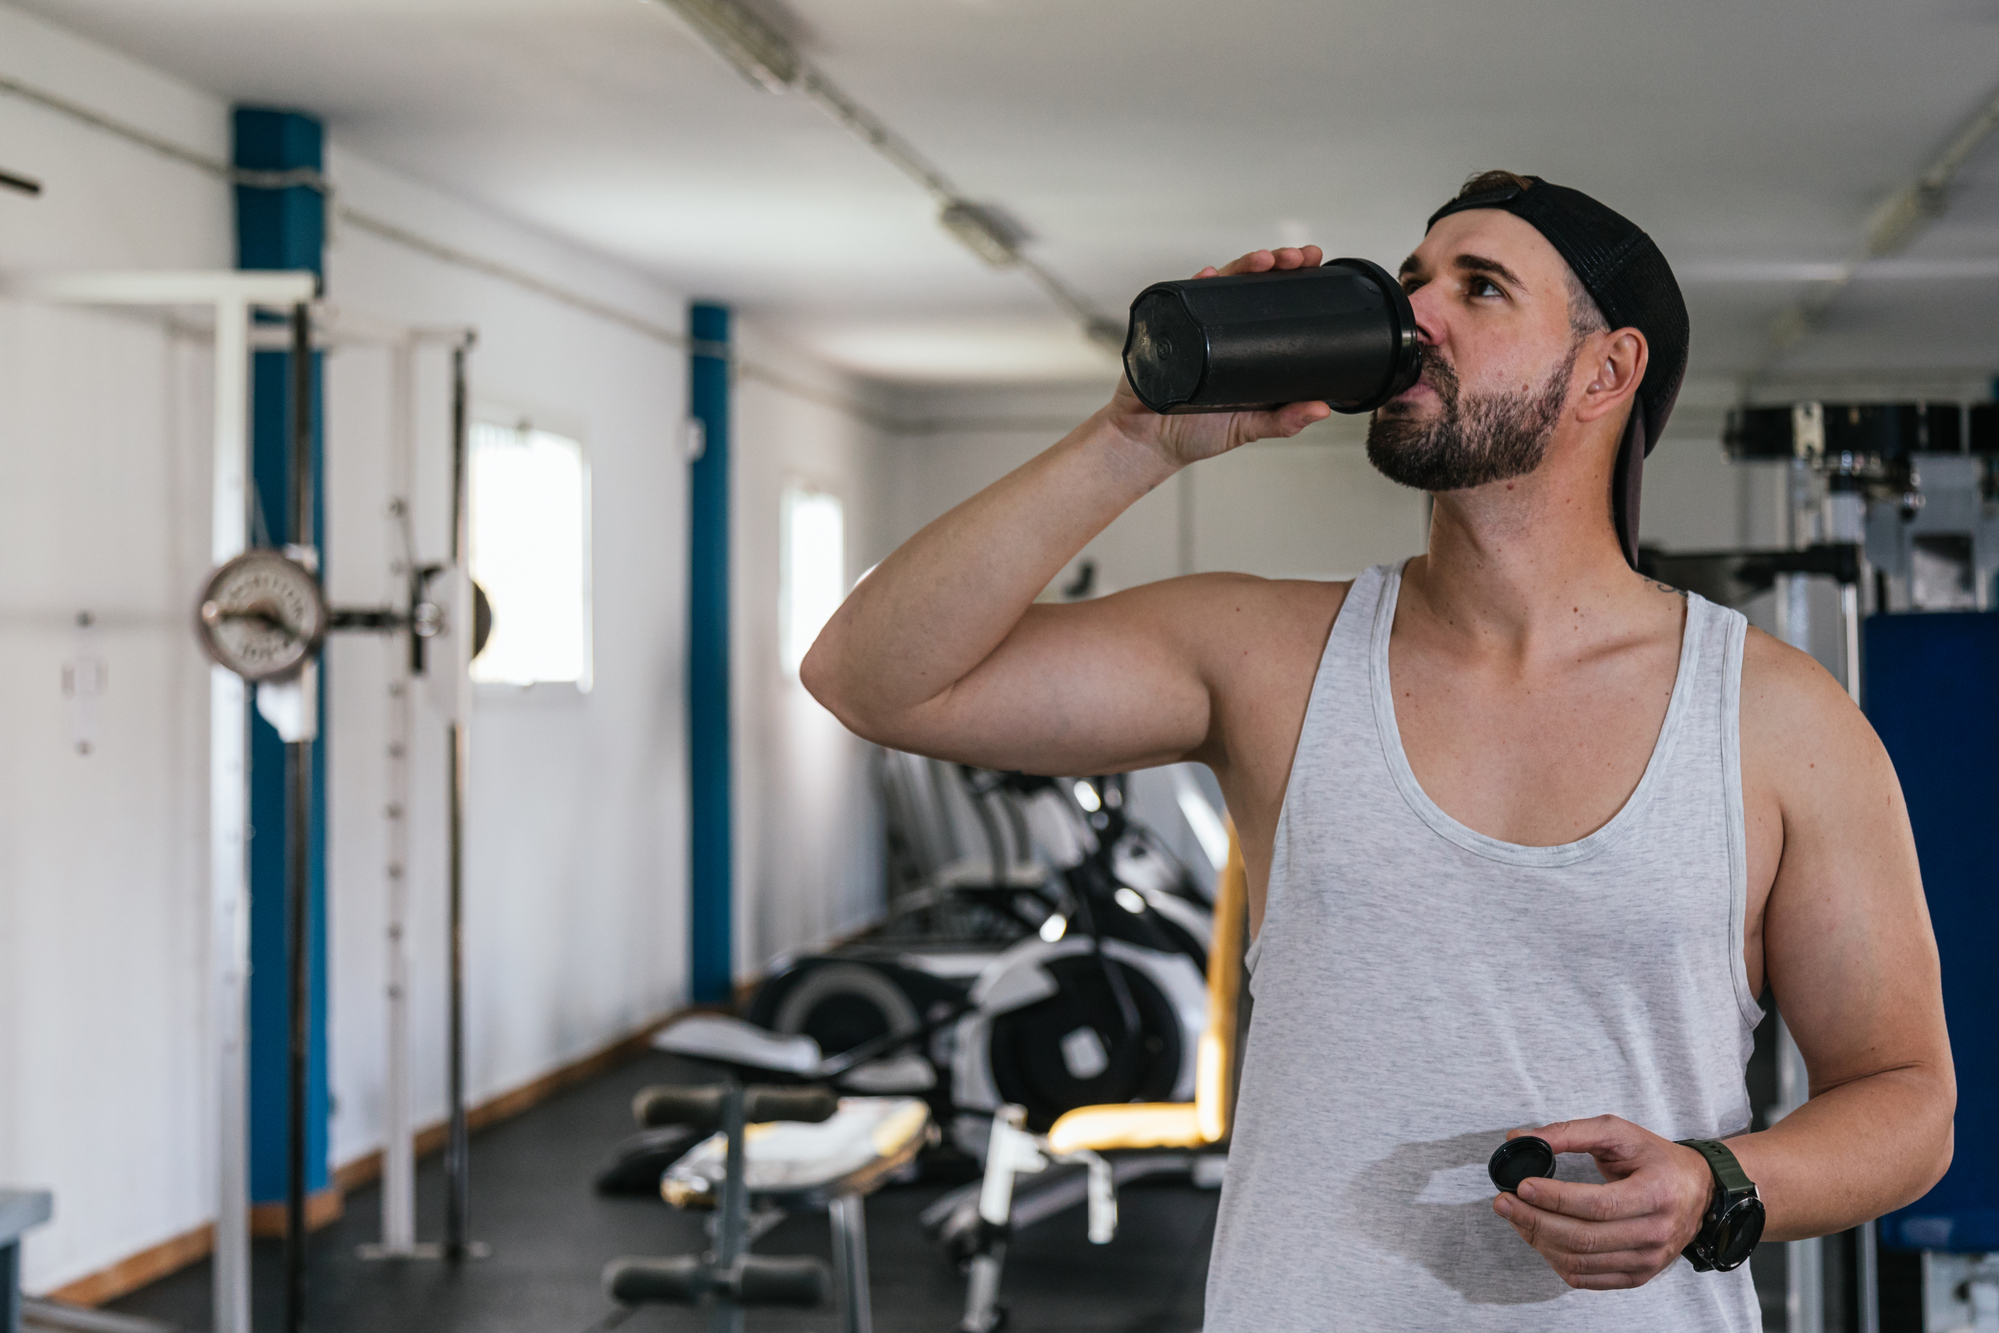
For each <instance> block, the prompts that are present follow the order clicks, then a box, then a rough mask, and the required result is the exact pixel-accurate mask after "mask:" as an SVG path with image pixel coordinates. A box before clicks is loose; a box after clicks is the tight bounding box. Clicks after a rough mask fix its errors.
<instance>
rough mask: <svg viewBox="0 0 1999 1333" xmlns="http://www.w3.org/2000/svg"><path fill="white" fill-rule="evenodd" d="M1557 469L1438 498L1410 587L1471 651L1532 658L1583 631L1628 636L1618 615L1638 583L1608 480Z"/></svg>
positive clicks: (1427, 609)
mask: <svg viewBox="0 0 1999 1333" xmlns="http://www.w3.org/2000/svg"><path fill="white" fill-rule="evenodd" d="M1556 462H1557V460H1555V459H1549V460H1548V463H1547V464H1544V465H1543V466H1542V467H1540V468H1538V469H1536V470H1535V471H1534V472H1533V473H1530V474H1529V475H1527V476H1524V477H1516V478H1513V479H1512V480H1510V481H1501V482H1492V483H1489V484H1487V485H1485V486H1479V487H1474V488H1472V489H1470V490H1465V491H1453V492H1449V493H1446V494H1442V495H1439V496H1437V497H1436V503H1435V507H1434V509H1433V511H1432V516H1431V520H1430V543H1429V553H1428V554H1427V555H1426V556H1424V557H1423V558H1421V559H1419V560H1417V561H1414V562H1412V563H1411V565H1410V566H1409V569H1408V572H1407V575H1406V585H1407V588H1408V591H1409V593H1410V594H1413V601H1414V603H1415V606H1416V607H1417V608H1420V609H1421V611H1422V612H1423V613H1425V614H1426V615H1427V616H1428V617H1430V618H1433V619H1434V620H1435V622H1436V625H1437V628H1439V629H1444V630H1447V631H1448V632H1450V633H1451V634H1453V635H1454V636H1459V635H1461V636H1464V638H1466V639H1467V640H1469V641H1470V642H1469V643H1468V644H1467V646H1474V645H1475V646H1476V647H1478V648H1483V649H1488V650H1498V651H1502V652H1510V653H1531V652H1534V651H1535V650H1536V649H1537V648H1539V647H1546V646H1550V645H1551V644H1552V643H1565V644H1572V643H1573V642H1574V637H1575V635H1576V633H1577V632H1578V630H1580V631H1581V632H1582V633H1583V634H1584V635H1585V636H1586V637H1595V636H1596V635H1617V634H1619V633H1621V632H1629V627H1628V626H1625V625H1620V624H1619V623H1618V621H1619V620H1620V617H1619V615H1618V612H1619V611H1620V610H1624V609H1626V608H1628V607H1630V606H1632V605H1633V603H1634V598H1636V597H1637V596H1638V594H1640V592H1641V589H1642V585H1641V584H1640V583H1639V582H1638V580H1637V579H1635V578H1634V577H1633V575H1632V572H1631V567H1630V566H1629V565H1628V564H1627V563H1626V562H1625V559H1624V552H1623V550H1622V549H1621V548H1620V547H1619V545H1618V541H1617V533H1616V530H1615V528H1614V527H1613V526H1612V524H1611V520H1610V511H1609V503H1608V497H1609V486H1610V479H1609V477H1608V476H1607V475H1604V476H1599V475H1595V474H1596V473H1597V472H1598V471H1599V470H1598V469H1593V468H1588V469H1586V468H1561V467H1559V466H1551V465H1552V464H1555V463H1556ZM1557 630H1559V637H1551V636H1554V635H1555V634H1556V632H1557Z"/></svg>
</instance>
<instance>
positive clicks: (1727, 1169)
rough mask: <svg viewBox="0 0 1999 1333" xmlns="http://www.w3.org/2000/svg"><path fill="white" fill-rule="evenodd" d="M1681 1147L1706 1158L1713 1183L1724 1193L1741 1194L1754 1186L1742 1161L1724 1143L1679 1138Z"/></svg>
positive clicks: (1711, 1140) (1712, 1140)
mask: <svg viewBox="0 0 1999 1333" xmlns="http://www.w3.org/2000/svg"><path fill="white" fill-rule="evenodd" d="M1676 1141H1677V1142H1678V1143H1679V1145H1680V1146H1681V1147H1682V1148H1692V1149H1693V1150H1694V1151H1695V1152H1697V1153H1699V1154H1700V1155H1701V1156H1702V1157H1704V1158H1706V1159H1707V1165H1708V1170H1710V1171H1712V1172H1713V1173H1714V1183H1715V1184H1717V1185H1719V1186H1720V1187H1721V1190H1722V1193H1724V1194H1742V1193H1744V1192H1746V1191H1748V1190H1753V1189H1755V1188H1756V1184H1755V1182H1754V1181H1752V1180H1750V1179H1749V1175H1748V1173H1747V1172H1745V1171H1744V1170H1743V1169H1742V1163H1740V1162H1738V1161H1736V1160H1735V1154H1734V1153H1732V1152H1730V1151H1729V1150H1728V1145H1727V1144H1725V1143H1719V1142H1716V1141H1715V1140H1714V1139H1679V1140H1676Z"/></svg>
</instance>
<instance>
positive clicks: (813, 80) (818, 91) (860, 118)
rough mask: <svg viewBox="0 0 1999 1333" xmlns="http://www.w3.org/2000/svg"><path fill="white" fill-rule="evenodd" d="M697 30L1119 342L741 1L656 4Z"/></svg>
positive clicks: (997, 224) (1085, 324)
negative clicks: (806, 105) (803, 103)
mask: <svg viewBox="0 0 1999 1333" xmlns="http://www.w3.org/2000/svg"><path fill="white" fill-rule="evenodd" d="M654 2H656V3H658V4H661V5H663V6H665V7H666V8H668V9H671V10H672V11H673V12H674V13H676V14H678V15H680V17H681V18H682V19H683V20H685V21H686V23H687V25H688V26H689V27H691V28H692V29H693V30H694V31H695V33H696V34H697V35H698V36H699V37H700V38H701V39H702V40H703V41H704V42H705V43H706V44H707V45H708V47H709V48H710V49H711V50H713V51H714V52H715V53H716V54H717V55H719V56H720V57H721V58H722V59H723V60H724V61H726V62H727V63H728V64H729V66H730V67H731V68H733V69H734V70H735V71H736V72H737V73H738V74H741V75H742V76H743V78H744V79H745V80H747V81H748V82H749V83H750V84H751V85H752V86H754V87H756V88H760V89H762V90H763V91H765V92H768V93H797V94H799V95H800V96H802V97H804V98H805V99H806V100H808V101H810V102H811V103H812V104H813V105H815V106H817V107H818V108H819V109H820V110H821V111H823V112H824V113H825V114H826V115H828V116H830V117H831V118H832V119H833V120H834V122H835V123H837V124H838V125H840V126H841V127H842V128H843V129H845V130H846V131H847V132H848V133H850V134H852V135H853V136H854V137H855V138H857V139H859V140H860V141H861V142H862V143H864V144H866V145H867V146H868V147H870V148H872V149H874V151H875V152H876V153H878V154H880V155H881V156H882V157H883V158H884V159H885V160H887V161H888V163H889V164H890V165H891V166H893V167H895V168H896V170H898V171H900V172H902V174H903V175H905V176H907V177H909V178H910V180H912V181H913V182H915V183H916V185H917V186H919V187H920V188H921V189H922V190H923V191H924V192H925V193H927V194H928V195H929V196H930V197H931V198H932V199H934V200H935V201H936V202H937V207H938V213H937V221H938V223H939V225H941V226H942V227H943V228H944V230H946V231H948V232H950V233H951V234H952V235H953V236H955V237H957V239H958V241H959V242H960V243H961V244H962V245H964V247H965V248H966V249H968V250H970V251H971V252H972V253H973V254H975V255H977V256H978V257H979V258H980V259H981V260H983V261H984V262H985V263H986V264H988V265H990V266H991V267H993V268H1018V269H1020V270H1021V271H1022V272H1023V273H1025V274H1026V275H1027V276H1028V278H1030V279H1031V280H1032V281H1033V282H1034V284H1035V285H1036V286H1037V287H1039V288H1041V290H1042V291H1043V292H1045V293H1047V295H1048V297H1049V298H1050V299H1051V300H1053V301H1054V302H1055V304H1056V305H1058V306H1060V307H1062V309H1063V310H1064V311H1065V312H1066V313H1067V314H1068V315H1069V316H1070V317H1071V318H1072V319H1074V320H1075V321H1076V322H1077V323H1078V324H1080V325H1081V326H1082V328H1083V332H1084V333H1085V334H1087V335H1088V336H1089V338H1090V339H1091V340H1092V341H1093V342H1096V343H1099V344H1103V345H1106V346H1110V347H1117V346H1120V345H1121V344H1122V343H1123V341H1124V325H1123V324H1122V323H1120V322H1119V321H1117V320H1113V319H1111V318H1109V317H1108V316H1106V315H1105V314H1104V313H1103V312H1102V311H1100V310H1098V309H1097V308H1096V307H1095V306H1094V305H1093V304H1091V302H1090V300H1089V299H1088V298H1087V297H1085V296H1084V295H1083V294H1082V293H1081V292H1079V291H1077V290H1076V289H1075V288H1074V287H1072V286H1070V285H1069V284H1068V283H1066V282H1064V281H1063V280H1062V279H1061V277H1060V276H1058V275H1057V274H1055V273H1054V272H1052V271H1051V270H1050V269H1049V268H1048V267H1047V266H1046V265H1044V264H1041V263H1040V262H1038V261H1037V260H1035V259H1033V258H1032V257H1031V256H1029V255H1027V254H1024V253H1022V250H1021V245H1022V242H1023V241H1024V239H1025V237H1024V236H1023V235H1022V234H1021V231H1020V228H1019V227H1018V226H1017V225H1016V224H1014V223H1013V222H1012V221H1011V220H1010V219H1008V218H1007V217H1006V216H1005V215H1004V214H1003V213H1001V212H1000V211H999V210H998V209H996V208H993V207H992V206H990V205H986V204H978V203H974V202H972V201H971V200H969V199H967V198H965V197H964V195H963V194H962V193H961V192H960V191H959V189H958V187H957V186H956V185H954V184H953V183H952V182H951V180H950V178H949V177H947V176H946V175H945V174H944V173H943V171H942V170H941V169H939V168H938V167H937V166H936V165H935V164H934V163H932V162H930V161H929V160H928V159H926V158H925V157H924V156H923V155H922V154H921V153H918V152H917V151H916V149H915V148H914V147H912V146H911V145H910V143H909V141H908V140H907V139H904V138H903V137H902V136H901V135H899V134H897V133H896V132H895V131H894V130H892V129H890V128H889V127H888V126H887V125H885V124H883V123H882V121H881V120H880V119H879V118H878V117H877V116H875V115H874V113H873V112H871V111H869V110H868V109H867V108H866V107H863V106H862V105H861V104H860V103H858V102H856V101H854V99H853V98H851V97H849V96H847V94H846V93H844V92H842V91H841V90H840V88H839V87H838V86H837V85H835V84H834V83H833V82H832V81H831V80H829V79H828V78H826V76H825V75H823V74H821V73H820V72H819V71H818V70H817V69H815V68H814V67H813V66H812V64H811V62H809V61H807V60H806V59H805V58H804V57H803V56H801V55H800V54H799V53H798V49H797V47H795V46H793V45H792V43H791V41H790V39H789V38H787V37H785V35H784V34H783V33H781V32H779V31H778V30H777V29H776V28H775V27H773V26H772V25H771V24H770V23H768V22H766V21H765V20H764V19H763V18H762V17H761V16H759V15H758V14H756V13H755V12H754V11H752V10H750V9H748V8H746V7H745V6H744V5H742V4H741V3H739V0H654Z"/></svg>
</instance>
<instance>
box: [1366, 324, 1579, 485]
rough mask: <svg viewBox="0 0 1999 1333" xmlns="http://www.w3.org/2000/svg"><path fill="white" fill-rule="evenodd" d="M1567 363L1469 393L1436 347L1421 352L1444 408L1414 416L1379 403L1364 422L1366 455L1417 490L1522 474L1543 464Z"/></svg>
mask: <svg viewBox="0 0 1999 1333" xmlns="http://www.w3.org/2000/svg"><path fill="white" fill-rule="evenodd" d="M1570 369H1571V363H1570V361H1569V360H1568V359H1566V358H1565V359H1564V360H1562V361H1559V362H1557V363H1556V364H1555V366H1554V368H1553V369H1552V370H1550V371H1549V372H1548V378H1547V380H1546V382H1544V383H1543V384H1542V385H1541V387H1540V388H1538V389H1521V390H1518V391H1517V392H1513V393H1497V394H1489V395H1486V396H1484V397H1470V398H1467V397H1466V396H1465V395H1464V394H1463V393H1462V392H1461V391H1460V390H1459V387H1458V374H1457V371H1456V370H1454V369H1452V367H1451V363H1450V362H1448V361H1446V360H1444V359H1443V358H1442V357H1441V356H1438V355H1436V353H1435V352H1434V351H1433V352H1431V353H1429V354H1428V355H1426V356H1425V357H1424V359H1423V381H1422V382H1423V383H1425V384H1428V385H1429V386H1430V387H1431V388H1432V389H1434V390H1436V392H1437V397H1438V398H1439V399H1440V400H1441V401H1442V403H1443V411H1442V412H1441V413H1440V414H1439V415H1438V416H1437V418H1436V419H1435V420H1434V421H1430V422H1427V423H1426V422H1419V421H1415V420H1412V419H1410V418H1409V417H1406V416H1400V415H1387V414H1386V413H1387V410H1388V409H1386V408H1384V409H1381V410H1377V411H1376V412H1375V414H1374V418H1373V420H1371V421H1370V422H1369V423H1368V427H1367V461H1368V462H1370V463H1372V464H1374V466H1375V468H1376V469H1377V470H1378V471H1379V472H1380V473H1381V474H1382V475H1383V476H1384V477H1387V478H1388V479H1389V480H1390V481H1394V482H1400V483H1401V484H1402V485H1404V486H1413V487H1414V488H1416V489H1417V490H1419V491H1432V492H1436V491H1461V490H1466V489H1468V488H1470V487H1473V486H1483V485H1485V484H1486V483H1487V482H1494V481H1509V480H1511V479H1512V478H1514V477H1520V476H1525V475H1526V474H1527V473H1529V472H1532V471H1533V470H1534V469H1535V468H1537V467H1539V466H1540V465H1541V459H1542V457H1543V456H1544V455H1545V454H1546V453H1547V452H1548V442H1549V441H1550V440H1552V439H1553V438H1554V436H1555V423H1556V422H1558V421H1560V420H1561V416H1562V405H1563V403H1565V402H1566V401H1567V400H1568V396H1569V374H1570Z"/></svg>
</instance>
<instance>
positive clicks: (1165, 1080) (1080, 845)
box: [600, 774, 1212, 1192]
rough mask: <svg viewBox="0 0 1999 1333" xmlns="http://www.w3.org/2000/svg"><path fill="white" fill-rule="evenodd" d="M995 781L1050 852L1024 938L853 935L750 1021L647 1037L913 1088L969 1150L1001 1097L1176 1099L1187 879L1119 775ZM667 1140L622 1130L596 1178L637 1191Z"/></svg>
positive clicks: (805, 1073) (1038, 1108)
mask: <svg viewBox="0 0 1999 1333" xmlns="http://www.w3.org/2000/svg"><path fill="white" fill-rule="evenodd" d="M996 789H998V790H1004V792H1005V793H1006V794H1007V798H1008V799H1010V800H1014V801H1017V802H1019V804H1020V809H1021V813H1022V817H1023V819H1024V821H1025V822H1026V824H1027V825H1028V826H1029V827H1030V828H1031V829H1032V830H1033V833H1034V835H1035V841H1036V842H1037V843H1038V844H1039V845H1040V846H1041V848H1042V849H1043V850H1044V851H1045V852H1046V853H1047V854H1048V856H1049V859H1050V860H1051V861H1053V862H1054V863H1055V864H1056V866H1057V881H1056V882H1057V883H1058V884H1059V886H1060V892H1059V896H1057V897H1055V898H1054V900H1053V902H1052V903H1051V905H1050V910H1049V911H1048V912H1047V914H1046V915H1045V916H1043V917H1042V918H1041V920H1040V921H1039V923H1038V924H1036V926H1035V928H1034V930H1033V932H1032V933H1031V934H1027V935H1025V936H1024V938H1020V939H1017V940H1015V941H1014V942H1013V943H1011V944H1009V945H1007V946H1005V947H1004V948H998V949H994V948H992V947H990V946H988V947H986V948H984V949H975V948H970V947H967V946H963V945H944V944H937V943H925V942H923V941H921V940H918V939H904V940H898V939H896V938H895V937H893V936H886V937H871V938H869V939H864V940H861V941H857V942H854V943H852V944H848V945H845V946H841V947H839V948H836V949H832V950H829V951H827V952H826V953H824V954H817V955H812V956H810V957H808V958H802V959H797V960H794V961H793V962H792V963H790V964H789V965H787V966H786V967H784V968H782V969H780V971H779V972H778V973H776V974H775V975H774V976H772V977H771V978H770V980H768V981H767V982H766V983H765V984H764V986H763V987H762V988H760V990H759V992H758V994H757V996H756V997H755V999H754V1000H753V1001H752V1002H751V1004H750V1006H749V1009H748V1014H749V1020H750V1021H744V1020H738V1019H719V1018H714V1017H707V1016H703V1017H699V1018H693V1019H686V1020H682V1021H681V1022H680V1023H677V1024H674V1025H673V1026H671V1027H668V1028H666V1029H665V1030H663V1031H662V1032H660V1033H659V1034H658V1035H657V1036H656V1037H655V1038H654V1042H653V1044H654V1045H655V1046H656V1047H658V1048H659V1049H662V1050H665V1051H669V1052H672V1053H674V1054H678V1055H682V1056H686V1057H689V1058H693V1059H711V1060H714V1059H721V1060H727V1061H729V1062H731V1063H732V1064H735V1065H737V1066H738V1067H742V1068H747V1069H757V1068H767V1069H769V1070H771V1071H772V1072H775V1073H782V1074H784V1075H786V1076H788V1077H791V1078H805V1079H811V1080H813V1081H821V1082H826V1083H828V1084H830V1085H832V1086H834V1087H837V1088H839V1089H841V1090H842V1091H845V1092H850V1093H858V1094H865V1095H896V1094H900V1095H913V1096H920V1097H922V1098H923V1099H924V1100H925V1101H926V1102H927V1103H928V1104H929V1106H930V1109H931V1112H932V1115H933V1117H934V1120H935V1122H936V1123H937V1124H939V1125H940V1126H943V1127H945V1128H946V1130H947V1131H948V1133H949V1136H950V1138H951V1140H952V1141H953V1142H954V1143H955V1144H956V1146H957V1147H958V1148H959V1149H960V1150H961V1151H962V1152H963V1153H965V1154H967V1155H969V1156H970V1157H972V1158H974V1159H983V1157H984V1154H985V1151H986V1148H987V1146H988V1141H989V1139H990V1128H989V1124H990V1119H991V1117H992V1115H993V1113H994V1112H995V1111H996V1110H997V1109H998V1108H999V1107H1000V1106H1001V1105H1003V1104H1006V1105H1014V1106H1018V1107H1021V1108H1022V1109H1023V1113H1024V1117H1025V1123H1026V1125H1027V1127H1028V1128H1029V1129H1031V1130H1035V1131H1039V1130H1042V1129H1045V1128H1047V1126H1049V1125H1050V1124H1052V1123H1053V1122H1054V1121H1055V1119H1056V1118H1057V1117H1059V1116H1060V1115H1061V1114H1062V1113H1063V1112H1064V1111H1067V1110H1070V1109H1073V1108H1075V1107H1078V1106H1091V1105H1100V1104H1104V1103H1115V1102H1129V1101H1134V1100H1137V1101H1175V1100H1180V1101H1184V1100H1187V1099H1188V1098H1191V1097H1192V1095H1193V1089H1194V1082H1195V1069H1196V1063H1197V1061H1196V1052H1197V1048H1198V1045H1199V1040H1200V1034H1201V1032H1202V1029H1203V1027H1204V1025H1205V1023H1206V1020H1207V990H1206V981H1205V969H1206V966H1207V953H1208V944H1209V938H1210V935H1211V932H1212V921H1211V914H1210V912H1209V910H1208V908H1207V905H1206V904H1205V902H1203V901H1202V900H1201V899H1200V898H1199V897H1198V896H1197V890H1195V889H1194V888H1193V887H1192V876H1191V875H1189V874H1187V873H1186V872H1185V871H1184V868H1179V869H1178V873H1173V870H1174V868H1175V867H1176V866H1177V863H1173V862H1170V861H1169V860H1168V854H1166V853H1165V852H1164V850H1163V849H1161V848H1158V847H1157V844H1156V843H1155V842H1152V841H1151V840H1149V835H1148V834H1146V833H1145V832H1144V831H1143V830H1142V829H1140V828H1139V826H1137V825H1135V824H1134V822H1133V821H1131V820H1129V819H1128V818H1127V816H1126V811H1125V806H1126V795H1125V786H1124V782H1123V780H1122V778H1097V779H1080V780H1068V779H1063V780H1058V779H1053V778H1046V777H1032V776H1025V775H1019V774H1008V775H1004V776H1003V778H1001V779H1000V781H999V782H998V784H997V785H996ZM1092 807H1094V808H1092ZM1135 849H1143V850H1135ZM1155 867H1156V868H1157V869H1155ZM1142 872H1143V873H1142ZM787 1028H788V1029H790V1030H789V1031H785V1029H787ZM641 1137H643V1136H641ZM672 1148H673V1145H671V1144H668V1143H665V1142H660V1143H656V1144H651V1145H647V1144H644V1143H641V1142H640V1141H639V1140H638V1139H634V1140H630V1141H628V1142H627V1144H626V1145H624V1147H622V1148H621V1149H620V1151H619V1152H618V1153H617V1154H615V1155H614V1157H613V1159H612V1162H611V1165H610V1166H609V1167H607V1168H606V1171H605V1173H604V1174H603V1175H602V1176H600V1188H607V1189H610V1188H615V1185H614V1184H613V1182H614V1181H620V1182H627V1183H629V1182H639V1183H638V1185H637V1187H638V1188H643V1189H646V1190H647V1191H648V1192H649V1190H650V1188H652V1187H653V1186H656V1183H657V1181H658V1171H657V1170H655V1169H654V1168H655V1166H656V1167H657V1168H658V1169H659V1170H663V1169H664V1167H665V1166H666V1165H669V1164H670V1162H671V1160H672V1158H671V1157H669V1156H666V1154H668V1153H670V1152H672ZM662 1158H663V1159H664V1160H661V1159H662ZM647 1177H650V1183H647Z"/></svg>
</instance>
